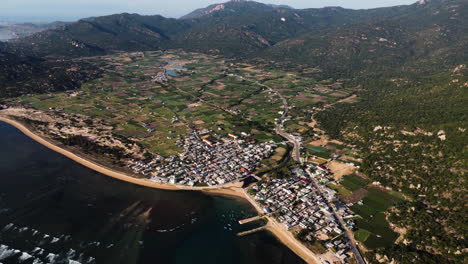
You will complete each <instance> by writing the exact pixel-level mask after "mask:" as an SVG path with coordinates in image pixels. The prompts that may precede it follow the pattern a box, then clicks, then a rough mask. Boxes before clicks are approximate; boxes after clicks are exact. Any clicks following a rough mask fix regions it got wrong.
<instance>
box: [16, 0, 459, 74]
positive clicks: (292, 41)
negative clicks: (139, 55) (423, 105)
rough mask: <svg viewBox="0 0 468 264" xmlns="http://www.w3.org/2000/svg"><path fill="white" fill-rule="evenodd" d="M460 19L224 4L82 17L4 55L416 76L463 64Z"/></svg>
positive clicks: (439, 7)
mask: <svg viewBox="0 0 468 264" xmlns="http://www.w3.org/2000/svg"><path fill="white" fill-rule="evenodd" d="M466 13H468V10H467V4H466V1H463V0H432V1H420V2H419V3H415V4H413V5H409V6H396V7H388V8H377V9H369V10H350V9H344V8H340V7H327V8H320V9H293V8H291V7H288V6H274V5H266V4H262V3H257V2H253V1H230V2H227V3H222V4H215V5H211V6H209V7H207V8H202V9H198V10H195V11H194V12H192V13H190V14H187V15H185V16H183V17H181V18H180V19H172V18H165V17H162V16H141V15H138V14H127V13H124V14H116V15H110V16H104V17H94V18H87V19H82V20H79V21H77V22H75V23H70V24H65V25H61V26H59V27H58V28H54V29H51V30H45V31H42V32H39V33H36V34H33V35H31V36H27V37H23V38H19V39H16V40H13V41H11V42H9V43H8V48H7V50H8V51H10V52H11V53H14V54H21V55H28V56H35V57H44V56H48V57H79V56H93V55H103V54H109V53H112V52H115V51H143V50H157V49H173V48H182V49H186V50H190V51H201V52H210V53H217V54H221V55H224V56H228V57H236V58H254V59H256V60H257V61H267V62H269V61H273V62H275V63H280V64H281V66H291V65H294V66H298V65H303V66H305V67H319V68H321V69H322V70H323V71H325V72H326V73H329V74H330V75H344V76H348V77H349V76H352V75H353V74H356V73H360V74H367V73H372V74H374V73H376V74H381V73H383V72H386V71H388V70H389V69H392V70H393V69H395V68H398V69H399V70H401V71H403V72H406V71H407V70H408V69H410V70H411V71H413V70H416V71H418V72H419V71H424V70H426V69H428V70H431V69H433V68H435V69H437V68H439V67H442V66H446V67H448V66H451V65H456V64H460V63H463V62H464V61H466V59H467V53H466V48H465V47H466V46H468V39H467V34H466V32H467V31H468V21H467V18H466V15H464V14H466ZM454 54H457V55H456V56H454Z"/></svg>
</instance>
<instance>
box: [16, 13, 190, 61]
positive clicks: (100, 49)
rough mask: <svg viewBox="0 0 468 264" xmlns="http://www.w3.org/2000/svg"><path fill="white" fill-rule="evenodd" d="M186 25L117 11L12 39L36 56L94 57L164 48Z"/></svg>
mask: <svg viewBox="0 0 468 264" xmlns="http://www.w3.org/2000/svg"><path fill="white" fill-rule="evenodd" d="M186 27H187V25H186V24H185V23H183V22H180V21H178V20H175V19H168V18H164V17H162V16H141V15H137V14H127V13H124V14H118V15H111V16H104V17H95V18H88V19H82V20H79V21H78V22H75V23H71V24H68V25H65V26H62V27H59V28H57V29H53V30H47V31H44V32H40V33H37V34H34V35H32V36H28V37H25V38H21V39H18V40H14V41H12V42H11V43H12V45H11V46H14V49H13V51H14V52H17V53H21V54H28V55H35V56H51V55H52V56H53V55H59V56H68V57H78V56H93V55H101V54H105V53H110V52H114V51H119V50H125V51H136V50H157V49H160V48H164V47H166V46H169V45H166V43H167V42H169V40H170V37H169V36H171V35H173V34H174V33H176V32H178V31H180V30H183V29H185V28H186Z"/></svg>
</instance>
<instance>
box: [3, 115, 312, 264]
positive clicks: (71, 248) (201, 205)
mask: <svg viewBox="0 0 468 264" xmlns="http://www.w3.org/2000/svg"><path fill="white" fill-rule="evenodd" d="M254 213H255V212H254V210H253V208H252V207H251V206H250V205H249V204H247V203H246V202H245V201H243V200H236V199H232V198H225V197H219V196H209V195H205V194H202V193H198V192H170V191H162V190H154V189H149V188H143V187H138V186H134V185H131V184H128V183H124V182H120V181H117V180H115V179H112V178H109V177H107V176H104V175H101V174H99V173H97V172H94V171H92V170H90V169H88V168H85V167H83V166H81V165H79V164H77V163H75V162H73V161H71V160H69V159H67V158H65V157H63V156H62V155H60V154H57V153H55V152H53V151H51V150H49V149H47V148H45V147H43V146H42V145H40V144H38V143H36V142H34V141H32V140H31V139H29V138H28V137H26V136H24V135H23V134H21V133H20V132H19V131H18V130H16V129H15V128H13V127H11V126H9V125H7V124H5V123H2V122H0V263H3V264H10V263H26V264H30V263H73V264H74V263H125V264H132V263H145V264H146V263H184V264H185V263H223V264H224V263H228V264H229V263H265V264H266V263H268V264H270V263H284V264H286V263H287V264H294V263H303V262H302V261H301V260H300V259H299V258H298V257H297V256H296V255H294V254H293V253H292V252H291V251H290V250H289V249H288V248H286V247H285V246H283V245H282V244H280V243H279V242H278V241H277V240H276V238H274V237H273V236H272V235H271V234H269V233H267V232H261V233H257V234H253V235H249V236H245V237H238V236H236V233H237V232H239V231H244V230H246V229H248V228H251V227H252V225H251V226H240V225H239V224H238V223H237V221H238V220H239V219H242V218H245V217H248V216H252V215H254ZM75 261H76V262H75Z"/></svg>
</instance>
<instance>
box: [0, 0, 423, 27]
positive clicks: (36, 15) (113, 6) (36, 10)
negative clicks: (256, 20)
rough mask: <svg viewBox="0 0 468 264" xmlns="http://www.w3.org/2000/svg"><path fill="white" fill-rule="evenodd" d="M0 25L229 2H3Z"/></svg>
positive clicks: (285, 0) (406, 0) (335, 1)
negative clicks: (159, 4) (161, 3)
mask: <svg viewBox="0 0 468 264" xmlns="http://www.w3.org/2000/svg"><path fill="white" fill-rule="evenodd" d="M3 1H6V3H3V4H2V5H3V7H0V12H1V13H3V14H8V15H0V22H7V23H27V22H32V23H50V22H55V21H63V22H72V21H77V20H79V19H82V18H87V17H95V16H106V15H112V14H120V13H137V14H140V15H161V16H164V17H168V18H180V17H181V16H183V15H186V14H188V13H190V12H191V11H194V10H196V9H198V8H204V7H207V6H209V5H212V4H216V3H223V2H228V1H223V0H220V1H217V0H198V1H196V2H195V1H190V2H189V3H187V1H188V0H173V1H172V2H171V4H164V7H163V8H160V7H159V6H158V4H157V3H154V1H152V0H135V1H133V4H129V3H128V2H127V1H125V0H94V1H93V0H83V1H80V3H64V2H62V1H59V0H44V1H42V2H41V3H37V2H35V1H34V0H3ZM257 2H261V3H264V4H276V5H281V4H282V5H289V6H291V7H293V8H296V9H305V8H323V7H330V6H339V7H343V8H348V9H372V8H379V7H388V6H398V5H408V4H413V3H415V2H416V0H382V1H379V3H376V1H371V0H357V1H353V2H352V3H350V2H349V1H346V0H317V1H310V0H270V1H268V0H259V1H257Z"/></svg>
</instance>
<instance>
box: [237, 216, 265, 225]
mask: <svg viewBox="0 0 468 264" xmlns="http://www.w3.org/2000/svg"><path fill="white" fill-rule="evenodd" d="M263 217H265V215H257V216H254V217H250V218H246V219H242V220H239V224H241V225H243V224H247V223H250V222H253V221H257V220H260V219H262V218H263Z"/></svg>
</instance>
